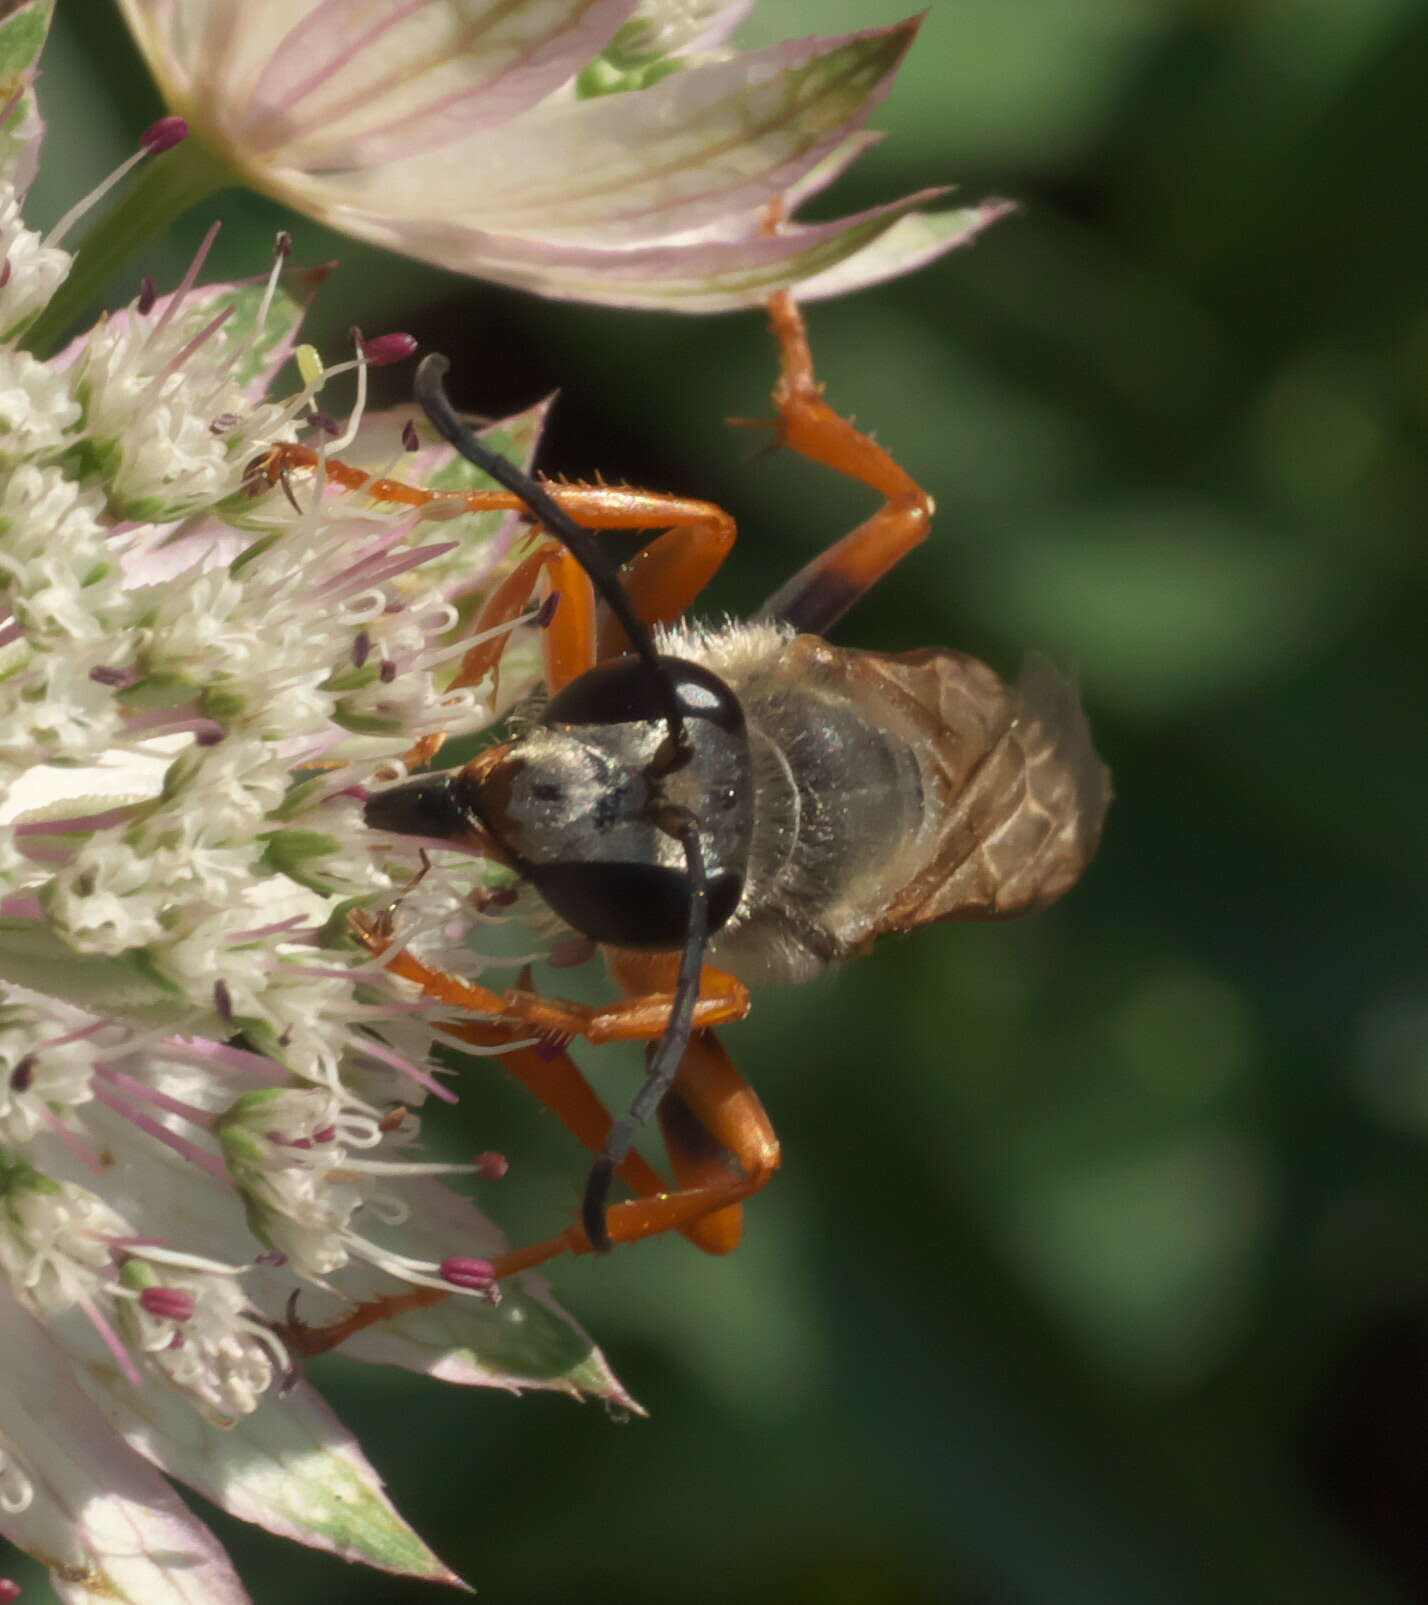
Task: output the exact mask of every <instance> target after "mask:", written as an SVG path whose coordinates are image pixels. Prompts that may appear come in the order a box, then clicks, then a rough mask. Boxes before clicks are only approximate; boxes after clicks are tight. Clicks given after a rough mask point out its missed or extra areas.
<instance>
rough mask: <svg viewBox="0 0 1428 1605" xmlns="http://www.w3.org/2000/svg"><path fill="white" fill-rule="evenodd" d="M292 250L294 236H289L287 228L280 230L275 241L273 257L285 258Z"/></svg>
mask: <svg viewBox="0 0 1428 1605" xmlns="http://www.w3.org/2000/svg"><path fill="white" fill-rule="evenodd" d="M292 248H293V237H292V235H291V234H289V233H288V231H287V230H286V229H285V228H280V229H279V230H278V233H277V238H276V239H275V240H274V241H273V255H274V256H276V257H279V258H281V257H285V256H287V255H288V253H289V252H290V251H291V250H292Z"/></svg>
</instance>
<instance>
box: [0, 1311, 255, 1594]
mask: <svg viewBox="0 0 1428 1605" xmlns="http://www.w3.org/2000/svg"><path fill="white" fill-rule="evenodd" d="M0 1353H3V1354H4V1356H5V1386H6V1404H5V1423H4V1431H5V1437H6V1440H7V1442H8V1443H9V1444H10V1445H13V1447H14V1450H15V1451H16V1453H17V1454H18V1455H19V1457H20V1458H21V1459H22V1460H23V1462H24V1466H25V1469H26V1471H27V1473H28V1474H29V1476H30V1478H31V1480H32V1482H33V1483H34V1486H35V1497H34V1500H33V1502H32V1503H31V1504H30V1506H29V1508H28V1509H26V1510H24V1511H22V1512H20V1513H19V1514H18V1515H9V1514H5V1513H0V1532H3V1533H4V1535H5V1537H6V1538H8V1539H10V1541H11V1542H13V1543H14V1544H16V1545H17V1546H18V1547H19V1548H21V1549H23V1550H25V1551H26V1552H27V1553H29V1554H31V1555H33V1556H34V1557H35V1559H36V1560H39V1561H41V1562H42V1563H43V1564H45V1565H48V1566H49V1567H50V1568H51V1575H52V1579H53V1583H54V1588H55V1592H56V1594H57V1595H58V1596H59V1598H60V1599H61V1600H65V1601H74V1602H75V1605H93V1602H94V1601H95V1600H96V1599H103V1600H105V1601H108V1602H112V1605H244V1602H245V1601H247V1599H248V1595H247V1594H246V1593H245V1592H244V1591H243V1587H242V1584H240V1583H239V1581H238V1578H237V1576H236V1575H235V1573H234V1571H233V1568H232V1567H231V1566H230V1565H229V1563H228V1557H227V1556H226V1555H225V1554H224V1553H223V1550H222V1548H221V1547H220V1546H219V1543H218V1540H217V1539H216V1538H215V1537H214V1536H213V1534H212V1533H211V1532H210V1531H209V1530H208V1528H207V1527H205V1526H204V1525H203V1523H202V1522H201V1521H199V1520H198V1518H197V1517H196V1516H194V1515H192V1514H191V1513H190V1512H189V1511H188V1510H187V1509H185V1507H184V1505H183V1502H182V1500H180V1499H179V1497H178V1495H177V1494H176V1493H175V1492H174V1491H173V1489H172V1488H171V1487H170V1486H169V1484H168V1483H167V1482H165V1481H164V1479H163V1478H162V1477H161V1476H160V1475H159V1473H158V1472H157V1471H155V1470H154V1469H153V1468H152V1467H151V1466H150V1465H148V1464H147V1463H146V1462H145V1461H144V1460H142V1459H141V1458H140V1457H139V1456H138V1455H136V1454H135V1453H134V1452H133V1450H131V1449H129V1448H128V1447H127V1446H126V1445H125V1444H124V1443H123V1441H122V1440H121V1439H120V1438H119V1437H118V1436H117V1434H116V1433H115V1432H114V1430H113V1429H112V1428H111V1427H110V1425H109V1423H108V1422H107V1421H106V1420H105V1419H104V1417H103V1415H102V1414H101V1413H100V1412H99V1411H98V1410H97V1409H96V1408H95V1406H94V1405H93V1404H92V1403H91V1402H90V1400H89V1399H88V1398H86V1397H85V1395H84V1393H83V1392H82V1391H81V1390H80V1388H79V1386H78V1384H77V1383H76V1381H75V1380H74V1376H73V1373H72V1371H71V1368H70V1365H69V1362H68V1361H67V1360H66V1359H65V1358H64V1356H63V1355H62V1354H61V1353H60V1352H59V1350H58V1349H57V1348H56V1347H55V1345H54V1343H53V1342H52V1341H51V1339H50V1336H49V1334H48V1333H47V1332H46V1331H45V1330H44V1328H43V1327H42V1326H40V1324H39V1323H38V1322H37V1321H35V1320H34V1318H33V1317H32V1316H30V1315H28V1314H26V1313H25V1311H23V1310H22V1309H20V1307H19V1306H18V1305H17V1304H16V1303H15V1301H14V1299H13V1298H12V1297H11V1295H10V1293H9V1291H8V1289H5V1290H3V1291H0Z"/></svg>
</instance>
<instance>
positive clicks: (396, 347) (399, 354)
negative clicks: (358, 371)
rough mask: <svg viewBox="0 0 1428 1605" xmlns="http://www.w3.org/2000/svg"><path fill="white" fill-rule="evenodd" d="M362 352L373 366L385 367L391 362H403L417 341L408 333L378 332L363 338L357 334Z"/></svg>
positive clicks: (415, 347) (412, 352)
mask: <svg viewBox="0 0 1428 1605" xmlns="http://www.w3.org/2000/svg"><path fill="white" fill-rule="evenodd" d="M359 343H360V345H361V347H362V354H363V356H365V357H366V359H367V361H368V362H370V363H371V364H372V366H373V367H374V368H385V367H387V366H388V365H389V364H391V363H393V362H404V361H406V359H407V358H408V357H410V356H412V355H413V354H414V353H415V351H416V349H417V343H416V339H415V337H414V336H413V335H410V334H399V333H393V334H378V335H374V336H373V337H372V339H370V340H365V339H361V338H360V336H359Z"/></svg>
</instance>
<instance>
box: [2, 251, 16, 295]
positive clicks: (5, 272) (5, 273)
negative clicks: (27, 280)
mask: <svg viewBox="0 0 1428 1605" xmlns="http://www.w3.org/2000/svg"><path fill="white" fill-rule="evenodd" d="M13 272H14V269H13V267H11V265H10V258H9V257H8V256H7V257H6V258H5V260H4V261H3V262H0V290H3V289H4V288H5V286H6V285H7V284H8V283H9V282H10V275H11V273H13Z"/></svg>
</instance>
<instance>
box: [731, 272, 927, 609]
mask: <svg viewBox="0 0 1428 1605" xmlns="http://www.w3.org/2000/svg"><path fill="white" fill-rule="evenodd" d="M769 320H770V322H771V324H772V326H773V332H774V338H775V339H776V340H777V341H778V348H779V364H780V374H779V382H778V385H777V387H776V388H775V390H774V403H775V405H776V406H777V407H778V413H779V425H778V427H779V434H780V437H781V439H782V440H783V442H784V444H785V445H788V446H791V447H792V448H793V449H794V450H795V451H796V452H798V453H800V454H801V455H802V456H804V457H811V458H812V459H813V460H814V461H815V462H820V463H825V464H827V466H828V467H829V468H836V469H837V470H838V472H839V473H841V474H847V475H848V476H849V477H850V478H852V479H858V480H861V481H862V482H863V484H865V485H871V486H872V487H873V489H874V490H876V491H880V492H881V493H882V495H883V496H884V497H886V502H885V504H884V505H883V506H882V507H881V508H879V509H878V511H877V512H876V513H874V514H873V516H872V517H871V518H869V519H868V520H866V522H864V523H862V524H860V525H859V526H858V528H857V529H855V530H853V531H852V532H851V533H850V534H848V535H845V536H844V537H843V539H842V540H840V541H836V542H835V543H834V544H833V545H832V546H830V547H829V548H828V549H827V551H825V552H821V553H820V554H819V555H818V556H817V557H815V558H814V559H813V561H812V562H811V563H809V564H807V565H805V567H803V568H802V569H800V570H799V572H798V573H797V574H795V575H794V576H793V578H792V579H791V580H789V581H788V582H787V583H786V584H785V585H783V586H781V587H780V588H779V589H778V590H777V591H776V592H775V593H774V594H773V596H771V597H770V598H769V600H768V601H767V602H766V603H765V604H764V606H763V608H762V610H761V611H762V615H763V616H764V617H771V618H780V619H785V620H787V621H788V622H789V623H790V624H792V625H793V626H794V628H795V629H798V630H803V631H807V632H809V633H810V634H813V635H824V634H826V633H827V631H828V630H829V629H831V628H832V626H833V625H834V624H836V623H837V622H838V620H839V619H840V618H842V616H843V614H844V613H846V612H847V610H848V609H849V608H850V607H851V606H852V605H853V603H854V602H856V601H857V600H858V598H859V597H860V596H862V595H863V593H864V592H865V591H868V590H869V589H871V587H872V586H874V585H876V584H877V582H878V581H879V580H880V579H882V577H883V575H884V574H886V573H887V572H888V570H889V569H891V568H892V567H893V566H894V565H895V564H896V563H898V562H900V561H901V560H902V559H903V558H904V557H906V556H907V554H908V553H909V552H910V551H911V550H912V549H913V548H914V547H915V546H918V545H920V544H921V542H922V541H924V540H926V538H927V534H928V531H929V529H930V528H931V524H932V513H933V502H932V498H931V496H929V495H928V494H927V492H926V491H925V490H923V489H922V487H921V486H920V485H919V484H918V483H917V482H916V480H914V479H913V478H912V477H911V475H910V474H908V473H906V472H905V471H904V470H903V469H901V468H900V467H899V466H898V465H897V463H895V462H894V461H893V459H892V458H891V457H890V456H889V455H888V453H887V452H886V451H884V450H883V448H882V447H881V446H879V445H878V444H877V442H876V441H874V440H870V439H869V438H868V436H867V435H865V434H862V433H861V432H860V431H859V430H857V429H855V428H854V427H853V425H852V424H851V423H849V421H848V420H847V419H846V418H844V417H842V416H840V415H839V414H838V413H836V412H834V410H833V409H832V407H830V406H829V405H828V403H827V402H826V401H824V399H823V387H822V386H821V385H820V384H819V383H818V382H817V380H816V379H815V378H814V376H813V357H812V354H811V353H810V351H809V348H808V333H807V330H806V329H805V328H804V324H803V315H802V314H801V313H800V312H799V310H798V305H797V303H796V302H795V301H794V299H793V297H792V295H791V294H789V293H788V291H783V292H782V293H781V294H779V295H776V296H774V297H773V298H772V300H770V302H769Z"/></svg>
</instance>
